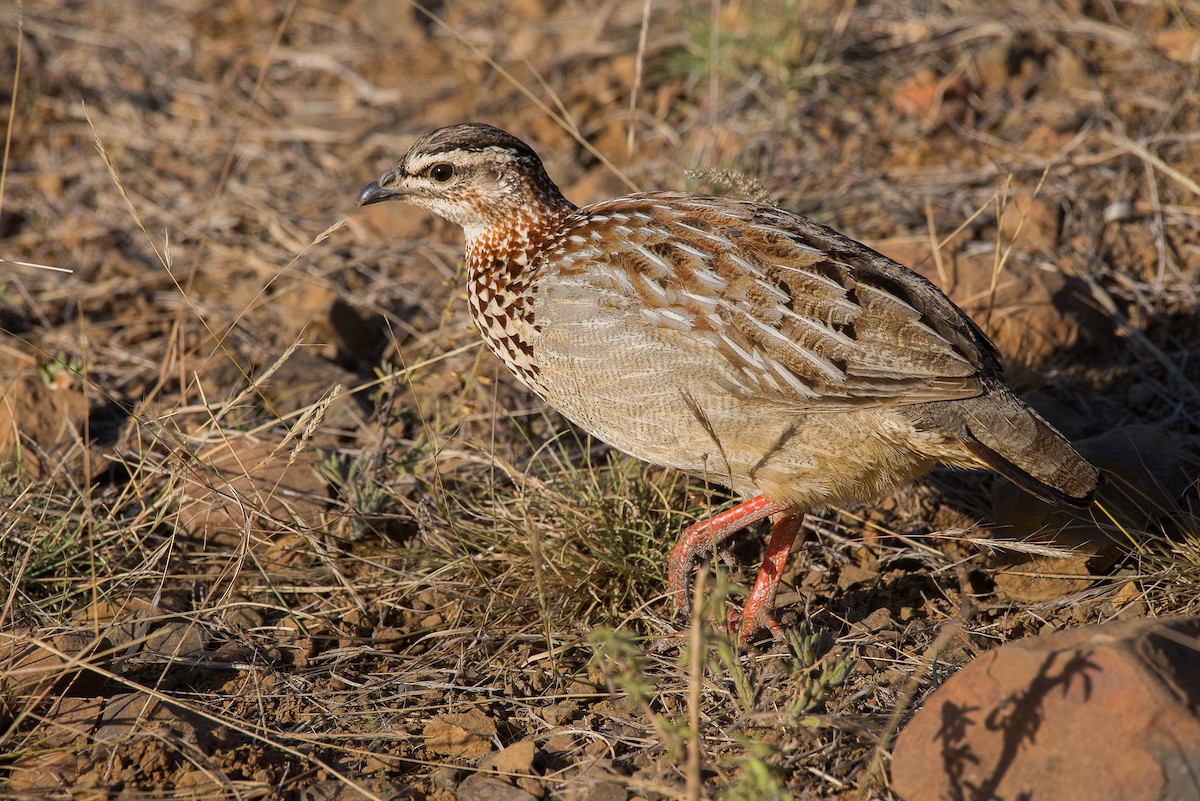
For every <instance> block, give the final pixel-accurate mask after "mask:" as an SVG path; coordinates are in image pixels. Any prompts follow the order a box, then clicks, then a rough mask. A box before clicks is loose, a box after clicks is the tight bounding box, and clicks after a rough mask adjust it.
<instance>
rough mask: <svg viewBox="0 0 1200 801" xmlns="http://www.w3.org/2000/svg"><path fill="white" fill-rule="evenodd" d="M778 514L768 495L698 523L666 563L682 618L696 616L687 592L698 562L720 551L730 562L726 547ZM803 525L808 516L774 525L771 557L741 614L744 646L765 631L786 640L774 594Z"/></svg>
mask: <svg viewBox="0 0 1200 801" xmlns="http://www.w3.org/2000/svg"><path fill="white" fill-rule="evenodd" d="M776 512H783V509H781V508H780V507H779V506H778V505H777V504H776V503H775V502H774V501H771V500H768V499H767V497H766V496H765V495H759V496H758V497H757V498H753V499H752V500H749V501H746V502H744V503H740V504H738V505H737V506H735V507H733V508H732V509H728V510H726V511H724V512H721V513H720V514H716V515H713V516H712V517H710V518H708V519H707V520H701V521H700V522H699V523H694V524H692V525H690V526H688V527H687V528H686V529H685V530H684V532H683V534H682V535H681V536H680V537H679V542H677V543H675V548H674V549H673V550H672V551H671V558H670V560H669V561H668V562H667V583H668V585H669V587H670V591H671V596H672V598H674V600H675V608H676V609H677V610H679V611H680V612H682V613H683V615H684V617H687V616H689V615H690V614H691V593H689V592H688V585H689V584H690V582H691V573H692V566H693V565H694V564H695V562H696V560H697V559H699V558H701V557H704V556H707V555H708V554H710V553H712V552H713V551H714V549H715V550H716V551H717V552H718V553H720V554H721V556H722V557H723V558H725V559H726V560H727V561H728V560H729V558H730V557H729V552H728V549H727V548H724V547H722V544H723V543H724V542H725V541H726V540H727V539H729V538H730V537H731V536H733V535H734V534H736V533H737V532H738V531H741V530H742V529H743V528H745V527H746V526H748V525H750V524H751V523H755V522H757V521H759V520H762V519H763V518H764V517H767V516H768V515H772V514H774V513H776ZM803 522H804V513H803V512H784V514H783V515H782V516H781V517H780V518H779V519H778V520H776V521H775V525H774V527H773V528H772V529H771V541H770V543H769V544H768V545H767V555H766V557H765V558H764V559H763V564H762V568H761V569H760V570H759V571H758V578H757V579H756V580H755V582H754V588H753V589H752V590H751V591H750V597H749V598H748V599H747V601H746V608H745V611H744V612H743V614H742V622H741V627H740V634H741V638H742V640H743V641H744V640H748V639H750V638H751V637H752V636H754V635H755V634H757V633H758V632H760V631H762V630H763V629H767V630H769V631H770V632H771V634H772V636H774V637H775V639H777V640H783V639H784V635H783V628H782V627H781V626H780V625H779V623H777V622H776V621H775V618H774V617H773V616H772V615H771V612H772V610H773V609H774V608H775V594H776V593H777V592H778V591H779V577H780V576H781V575H783V568H784V566H785V565H786V564H787V559H788V555H789V554H790V553H791V550H792V544H793V543H794V542H795V541H796V536H797V535H798V534H799V533H800V528H801V525H802V523H803Z"/></svg>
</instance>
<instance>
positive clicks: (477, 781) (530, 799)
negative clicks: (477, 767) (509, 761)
mask: <svg viewBox="0 0 1200 801" xmlns="http://www.w3.org/2000/svg"><path fill="white" fill-rule="evenodd" d="M455 798H456V799H458V801H538V800H537V797H536V796H532V795H530V794H529V793H527V792H525V791H524V790H522V789H521V788H520V787H514V786H513V785H511V784H508V783H507V782H502V781H500V780H499V779H496V778H493V777H491V776H485V775H483V774H482V773H475V774H473V775H471V776H468V777H467V780H466V781H464V782H463V783H462V784H460V785H459V786H458V793H457V794H456V795H455Z"/></svg>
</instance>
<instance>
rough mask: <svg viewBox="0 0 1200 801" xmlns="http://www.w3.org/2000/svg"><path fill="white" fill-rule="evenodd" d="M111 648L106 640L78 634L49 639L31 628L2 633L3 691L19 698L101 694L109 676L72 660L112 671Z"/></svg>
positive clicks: (0, 675)
mask: <svg viewBox="0 0 1200 801" xmlns="http://www.w3.org/2000/svg"><path fill="white" fill-rule="evenodd" d="M43 643H44V644H43ZM110 648H111V645H110V644H109V642H108V640H107V639H105V638H104V637H100V638H95V637H93V636H91V635H90V634H82V633H77V632H64V633H61V634H56V635H54V636H53V637H50V638H48V639H46V640H43V639H42V638H40V637H38V636H36V635H35V634H34V633H33V632H32V631H29V630H27V629H16V630H13V631H8V632H0V690H2V691H3V692H4V694H6V695H9V696H13V697H17V698H35V697H39V696H49V695H51V694H53V695H74V696H90V695H97V694H98V693H99V692H100V688H101V686H102V685H103V684H104V681H105V677H104V676H103V675H102V674H100V673H96V672H94V671H91V670H87V669H86V667H83V666H80V665H72V664H71V660H73V659H79V660H83V661H84V662H87V661H88V660H92V661H93V662H94V664H96V666H97V667H100V668H103V669H108V667H109V665H110V659H109V656H108V651H109V650H110ZM60 653H61V654H62V656H59V654H60Z"/></svg>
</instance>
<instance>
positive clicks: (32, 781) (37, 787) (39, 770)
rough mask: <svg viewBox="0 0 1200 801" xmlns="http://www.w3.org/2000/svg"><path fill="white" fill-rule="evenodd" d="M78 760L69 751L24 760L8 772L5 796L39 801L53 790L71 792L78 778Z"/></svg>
mask: <svg viewBox="0 0 1200 801" xmlns="http://www.w3.org/2000/svg"><path fill="white" fill-rule="evenodd" d="M77 765H78V760H77V758H76V757H75V754H74V753H72V752H70V751H48V752H46V753H40V754H29V755H27V756H23V757H21V758H20V759H18V760H17V761H16V762H14V763H13V765H12V767H10V768H9V774H8V781H7V782H6V783H5V785H4V789H5V791H6V793H5V795H8V794H9V793H13V794H16V795H18V796H21V797H28V798H37V797H40V796H41V795H42V794H43V793H48V792H49V791H51V790H58V791H63V790H68V789H70V788H71V787H72V786H73V785H74V784H75V781H76V779H78V778H79V769H78V767H77Z"/></svg>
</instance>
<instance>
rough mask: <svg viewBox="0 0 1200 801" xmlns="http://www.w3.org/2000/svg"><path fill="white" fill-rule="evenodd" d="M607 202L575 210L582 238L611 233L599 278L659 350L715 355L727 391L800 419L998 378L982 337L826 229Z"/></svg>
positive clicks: (643, 200)
mask: <svg viewBox="0 0 1200 801" xmlns="http://www.w3.org/2000/svg"><path fill="white" fill-rule="evenodd" d="M663 201H670V202H669V203H665V202H663ZM613 203H614V204H619V205H611V204H607V203H601V204H597V205H596V206H593V207H590V208H589V209H587V210H586V211H587V212H588V213H589V215H590V217H591V218H592V220H593V222H591V223H589V224H588V226H587V227H589V228H593V229H598V228H601V227H609V226H617V227H620V228H621V229H623V230H622V231H620V232H618V233H619V234H620V236H616V237H611V238H609V239H608V241H612V240H613V239H617V240H619V241H622V242H623V243H625V244H624V245H623V246H622V247H621V248H619V249H617V250H615V251H609V252H608V253H606V254H605V255H606V256H607V258H608V260H609V262H610V264H611V266H612V267H613V268H615V269H613V270H611V271H602V272H601V273H600V274H599V275H598V277H602V276H603V274H604V273H605V272H607V273H609V274H610V276H620V279H619V280H621V281H626V280H629V281H631V282H632V284H631V285H630V286H627V287H625V288H624V289H625V291H627V292H633V293H636V294H638V295H640V299H641V303H639V304H638V308H639V310H640V311H639V313H640V314H641V315H642V316H643V317H644V318H645V319H646V321H647V322H648V323H651V324H652V328H659V329H662V330H663V331H664V332H665V335H664V346H678V344H679V343H680V341H681V340H686V341H687V342H689V343H701V346H702V347H707V348H713V349H715V350H716V351H718V352H719V353H720V354H721V355H722V356H723V357H724V359H725V360H726V361H727V362H728V366H729V370H728V371H727V375H728V376H729V380H728V383H729V385H730V386H729V387H728V389H729V390H730V391H733V392H737V393H740V394H745V395H748V396H754V397H755V398H756V399H757V400H759V401H773V402H778V403H781V404H783V405H796V404H798V405H802V406H803V407H805V408H806V409H819V408H844V407H845V406H851V405H853V406H860V405H880V404H913V403H924V402H928V401H939V400H952V399H959V398H968V397H973V396H976V395H979V394H980V393H981V392H982V391H983V386H982V382H981V375H990V374H993V373H995V374H999V371H1000V367H999V362H998V360H997V357H996V354H995V351H994V348H993V347H992V345H991V343H990V342H989V341H988V340H987V337H986V336H984V334H983V333H982V332H981V331H980V330H979V328H978V327H977V326H976V325H975V324H974V323H973V322H972V321H971V320H970V319H969V318H968V317H967V316H966V315H965V314H964V313H963V312H962V311H961V310H960V309H959V308H958V307H957V306H955V305H954V304H953V303H952V302H951V301H950V300H949V299H948V298H947V297H946V296H945V295H944V294H943V293H942V292H941V291H940V290H939V289H938V288H937V287H935V286H934V285H933V284H931V283H929V282H928V281H926V280H925V279H924V278H922V277H920V276H919V275H917V274H916V273H913V272H912V271H910V270H908V269H906V268H904V267H902V266H901V265H899V264H897V263H896V262H894V261H891V260H890V259H888V258H886V257H885V256H882V255H881V254H879V253H876V252H875V251H873V250H871V249H870V248H867V247H865V246H864V245H861V244H859V243H858V242H855V241H854V240H852V239H849V238H847V237H844V236H842V235H841V234H838V233H837V232H835V231H833V230H832V229H829V228H827V227H825V226H822V225H819V224H817V223H814V222H812V221H811V220H808V219H806V218H803V217H800V216H798V215H795V214H791V213H788V212H785V211H781V210H779V209H774V208H771V207H768V206H761V205H758V204H754V203H747V202H741V201H733V200H728V199H724V198H715V197H714V198H704V197H696V196H694V195H677V194H669V193H650V194H645V195H638V196H635V197H634V198H632V199H631V198H623V199H621V200H619V201H614V202H613ZM581 233H583V232H581ZM589 233H590V232H589ZM577 238H580V239H581V240H582V239H583V237H577ZM675 331H686V332H688V333H689V334H690V336H689V337H686V338H680V337H679V336H678V334H677V333H674V332H675Z"/></svg>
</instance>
